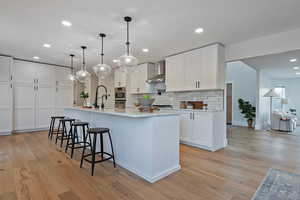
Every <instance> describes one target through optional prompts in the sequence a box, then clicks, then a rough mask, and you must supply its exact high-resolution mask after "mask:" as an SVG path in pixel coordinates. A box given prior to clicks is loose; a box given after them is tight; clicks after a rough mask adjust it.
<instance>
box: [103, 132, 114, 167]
mask: <svg viewBox="0 0 300 200" xmlns="http://www.w3.org/2000/svg"><path fill="white" fill-rule="evenodd" d="M108 137H109V141H110V147H111V154H112V159H113V163H114V168H116V162H115V153H114V147H113V144H112V140H111V136H110V131H109V132H108ZM102 152H103V151H102Z"/></svg>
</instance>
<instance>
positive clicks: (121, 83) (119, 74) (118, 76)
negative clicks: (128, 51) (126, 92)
mask: <svg viewBox="0 0 300 200" xmlns="http://www.w3.org/2000/svg"><path fill="white" fill-rule="evenodd" d="M126 81H127V75H126V73H125V72H123V71H122V70H119V69H116V70H115V83H114V85H115V87H126Z"/></svg>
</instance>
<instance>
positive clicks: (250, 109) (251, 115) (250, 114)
mask: <svg viewBox="0 0 300 200" xmlns="http://www.w3.org/2000/svg"><path fill="white" fill-rule="evenodd" d="M238 102H239V109H240V110H241V113H242V114H243V115H244V118H245V119H247V122H248V127H249V128H253V122H254V119H255V116H256V108H255V107H254V106H252V105H251V104H250V102H249V101H244V100H243V99H239V100H238Z"/></svg>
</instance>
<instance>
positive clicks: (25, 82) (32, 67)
mask: <svg viewBox="0 0 300 200" xmlns="http://www.w3.org/2000/svg"><path fill="white" fill-rule="evenodd" d="M37 67H39V66H38V64H36V63H31V62H24V61H14V66H13V71H14V73H13V74H14V76H13V82H14V129H15V130H26V129H34V128H35V123H36V122H35V95H36V90H35V83H34V82H35V74H36V69H37Z"/></svg>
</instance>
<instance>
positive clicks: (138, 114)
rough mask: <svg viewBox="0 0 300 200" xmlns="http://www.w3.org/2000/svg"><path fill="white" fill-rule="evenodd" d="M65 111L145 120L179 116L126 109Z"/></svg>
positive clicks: (166, 112)
mask: <svg viewBox="0 0 300 200" xmlns="http://www.w3.org/2000/svg"><path fill="white" fill-rule="evenodd" d="M66 109H69V110H79V111H87V112H94V113H99V114H107V115H115V116H121V117H132V118H146V117H161V116H171V115H179V113H177V112H174V111H172V110H162V111H154V112H153V113H147V112H139V111H138V110H136V109H126V110H124V111H119V110H115V109H104V110H101V109H94V108H82V107H71V108H66Z"/></svg>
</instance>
